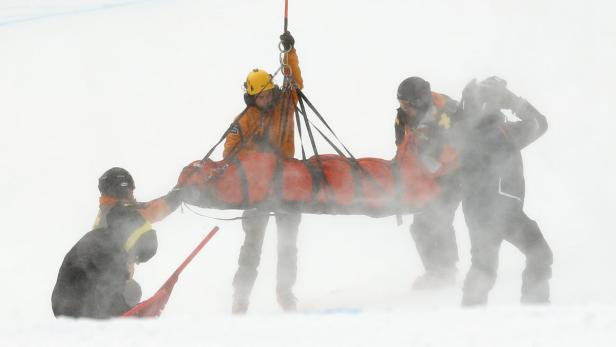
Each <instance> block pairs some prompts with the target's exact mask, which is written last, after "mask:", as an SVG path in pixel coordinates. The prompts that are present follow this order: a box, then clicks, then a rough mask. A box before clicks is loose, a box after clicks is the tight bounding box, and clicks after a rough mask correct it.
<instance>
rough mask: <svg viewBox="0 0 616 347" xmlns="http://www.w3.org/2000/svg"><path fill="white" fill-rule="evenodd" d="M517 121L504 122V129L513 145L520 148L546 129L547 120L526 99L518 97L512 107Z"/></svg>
mask: <svg viewBox="0 0 616 347" xmlns="http://www.w3.org/2000/svg"><path fill="white" fill-rule="evenodd" d="M512 111H513V113H515V115H516V116H517V117H518V118H520V121H519V122H511V123H507V124H506V128H505V129H506V131H507V134H508V135H509V137H510V138H511V140H512V141H513V143H514V144H515V146H516V147H517V148H518V149H522V148H524V147H526V146H528V145H529V144H531V143H533V142H535V141H536V140H537V139H538V138H539V137H541V136H542V135H543V134H545V132H546V131H547V130H548V122H547V119H546V118H545V116H544V115H542V114H541V113H539V111H537V109H535V108H534V107H533V105H531V104H530V103H529V102H528V101H526V100H524V99H522V98H518V100H516V102H515V103H514V105H513V107H512Z"/></svg>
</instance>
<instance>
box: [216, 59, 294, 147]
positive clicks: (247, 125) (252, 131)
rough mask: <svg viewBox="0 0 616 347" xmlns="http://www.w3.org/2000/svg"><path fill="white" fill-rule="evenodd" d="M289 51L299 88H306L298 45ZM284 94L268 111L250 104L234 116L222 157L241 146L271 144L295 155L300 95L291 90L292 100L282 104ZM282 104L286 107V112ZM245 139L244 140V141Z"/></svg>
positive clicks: (291, 66) (292, 69)
mask: <svg viewBox="0 0 616 347" xmlns="http://www.w3.org/2000/svg"><path fill="white" fill-rule="evenodd" d="M287 54H288V57H287V58H288V63H289V67H290V68H291V73H292V76H293V78H294V80H295V83H296V84H297V87H298V88H299V89H302V88H303V87H304V81H303V79H302V74H301V70H300V68H299V61H298V59H297V53H296V51H295V48H292V49H291V51H289V53H287ZM284 99H285V98H284V97H282V96H281V97H278V99H277V100H274V102H275V104H274V106H273V107H272V109H271V110H269V111H263V110H260V109H259V108H258V107H256V106H249V107H247V108H246V110H245V111H244V112H243V113H242V114H240V115H239V116H237V117H236V118H235V121H234V122H233V124H232V125H231V128H230V131H229V134H228V135H227V138H226V139H225V148H224V151H223V157H224V158H227V157H228V156H229V155H230V154H231V153H233V152H234V150H235V149H236V148H238V147H237V146H242V147H241V151H249V150H258V149H259V146H262V145H263V144H268V145H270V146H271V147H273V148H274V149H278V150H280V153H281V154H282V156H283V158H292V157H293V155H294V154H295V142H294V129H295V128H294V125H295V122H294V113H295V106H296V104H297V100H298V96H297V93H296V92H295V91H293V92H292V95H291V100H290V102H288V103H287V105H283V104H284V103H285V102H284ZM283 107H284V108H285V109H286V112H285V114H282V113H283ZM242 142H244V143H243V144H242Z"/></svg>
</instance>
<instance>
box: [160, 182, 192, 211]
mask: <svg viewBox="0 0 616 347" xmlns="http://www.w3.org/2000/svg"><path fill="white" fill-rule="evenodd" d="M189 194H190V188H188V187H175V188H173V189H172V190H171V191H170V192H169V193H167V196H166V197H165V201H166V202H167V204H168V205H169V207H171V208H172V209H175V208H176V207H178V206H179V205H180V204H181V203H182V202H184V201H185V200H187V199H188V198H189V197H190V195H189Z"/></svg>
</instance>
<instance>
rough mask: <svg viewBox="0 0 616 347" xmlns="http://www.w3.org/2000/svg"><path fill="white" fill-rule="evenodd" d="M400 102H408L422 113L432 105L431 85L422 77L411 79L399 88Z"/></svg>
mask: <svg viewBox="0 0 616 347" xmlns="http://www.w3.org/2000/svg"><path fill="white" fill-rule="evenodd" d="M397 97H398V100H402V101H407V102H409V103H410V104H411V106H413V108H415V109H417V110H418V111H420V112H425V111H427V110H428V109H429V108H430V106H431V105H432V91H431V90H430V83H428V81H426V80H424V79H423V78H421V77H416V76H415V77H409V78H407V79H405V80H404V81H402V83H400V85H399V86H398V95H397Z"/></svg>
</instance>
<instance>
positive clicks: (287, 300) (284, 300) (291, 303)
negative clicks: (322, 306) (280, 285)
mask: <svg viewBox="0 0 616 347" xmlns="http://www.w3.org/2000/svg"><path fill="white" fill-rule="evenodd" d="M278 304H279V305H280V307H281V308H282V310H283V311H284V312H287V313H290V312H296V311H297V298H296V297H295V295H293V293H291V292H289V293H285V294H278Z"/></svg>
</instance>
